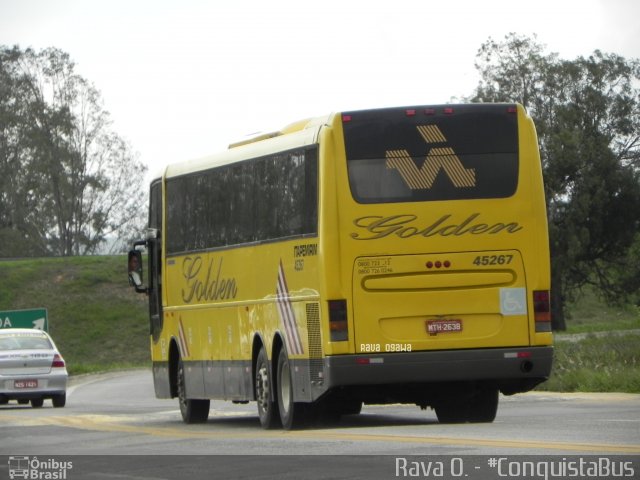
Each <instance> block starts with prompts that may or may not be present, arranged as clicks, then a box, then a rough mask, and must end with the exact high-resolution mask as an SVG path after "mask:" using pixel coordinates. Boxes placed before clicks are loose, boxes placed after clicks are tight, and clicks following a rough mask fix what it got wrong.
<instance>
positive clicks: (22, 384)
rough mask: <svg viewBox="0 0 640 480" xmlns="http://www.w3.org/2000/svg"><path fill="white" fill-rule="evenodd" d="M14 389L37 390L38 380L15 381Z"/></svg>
mask: <svg viewBox="0 0 640 480" xmlns="http://www.w3.org/2000/svg"><path fill="white" fill-rule="evenodd" d="M13 387H14V388H38V380H15V381H14V382H13Z"/></svg>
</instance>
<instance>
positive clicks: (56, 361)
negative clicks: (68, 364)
mask: <svg viewBox="0 0 640 480" xmlns="http://www.w3.org/2000/svg"><path fill="white" fill-rule="evenodd" d="M64 366H65V365H64V358H62V356H61V355H59V354H57V353H56V354H55V355H54V357H53V363H52V364H51V368H64Z"/></svg>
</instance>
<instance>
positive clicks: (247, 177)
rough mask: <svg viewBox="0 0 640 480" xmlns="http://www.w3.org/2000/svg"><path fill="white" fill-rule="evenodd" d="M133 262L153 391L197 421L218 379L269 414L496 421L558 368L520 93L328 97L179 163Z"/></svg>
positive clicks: (295, 423) (534, 164)
mask: <svg viewBox="0 0 640 480" xmlns="http://www.w3.org/2000/svg"><path fill="white" fill-rule="evenodd" d="M143 246H144V247H146V250H147V252H148V262H149V266H148V272H147V276H148V277H149V278H148V285H146V286H145V285H144V284H143V282H142V269H141V267H140V266H141V258H142V257H141V251H140V250H141V248H142V247H143ZM129 269H130V281H131V283H132V284H134V286H135V287H136V290H138V291H141V292H146V293H147V294H148V296H149V304H150V305H149V309H150V323H151V327H150V330H151V331H150V337H151V357H152V363H153V378H154V384H155V393H156V396H157V397H159V398H173V397H177V398H178V400H179V405H180V410H181V413H182V417H183V420H184V421H185V422H188V423H191V422H204V421H206V420H207V418H208V415H209V408H210V400H211V399H224V400H231V401H234V402H242V403H244V402H249V401H256V402H257V410H258V416H259V418H260V422H261V424H262V426H263V427H264V428H273V427H278V426H280V425H282V426H283V427H284V428H285V429H290V428H293V427H299V426H302V425H305V424H307V423H308V422H309V421H310V419H317V418H318V417H320V418H321V417H325V416H331V417H337V416H340V415H344V414H357V413H359V412H360V409H361V407H362V405H363V404H388V403H408V404H415V405H417V406H419V407H421V408H422V409H426V408H427V407H431V408H433V409H434V410H435V413H436V415H437V417H438V419H439V420H440V421H441V422H491V421H493V420H494V418H495V415H496V411H497V407H498V398H499V397H498V395H499V392H502V393H503V394H505V395H511V394H514V393H518V392H524V391H528V390H530V389H532V388H533V387H535V386H536V385H537V384H539V383H540V382H543V381H544V380H545V379H547V378H548V376H549V374H550V371H551V364H552V356H553V347H552V333H551V323H550V308H549V288H550V273H549V246H548V234H547V219H546V208H545V200H544V193H543V181H542V173H541V165H540V158H539V153H538V147H537V137H536V132H535V128H534V125H533V123H532V121H531V118H530V117H528V116H527V114H526V112H525V110H524V109H523V107H522V106H520V105H517V104H468V105H440V106H415V107H409V108H406V107H403V108H384V109H372V110H363V111H352V112H343V113H335V114H331V115H328V116H326V117H321V118H314V119H311V120H305V121H301V122H298V123H295V124H293V125H290V126H288V127H286V128H284V129H283V130H282V131H278V132H274V133H272V134H268V135H262V136H260V137H257V138H254V139H251V140H248V141H245V142H240V143H237V144H233V145H231V146H230V147H229V149H228V150H227V151H225V152H224V153H220V154H218V155H214V156H210V157H207V158H203V159H199V160H194V161H188V162H185V163H177V164H175V165H170V166H168V167H167V168H166V170H165V171H164V173H163V174H162V176H161V177H160V178H157V179H155V180H153V181H152V183H151V192H150V211H149V230H148V234H147V238H146V239H145V240H142V241H140V242H136V245H135V248H134V249H133V250H132V251H131V252H130V253H129Z"/></svg>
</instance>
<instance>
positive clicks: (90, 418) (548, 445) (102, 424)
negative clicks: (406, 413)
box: [0, 413, 640, 454]
mask: <svg viewBox="0 0 640 480" xmlns="http://www.w3.org/2000/svg"><path fill="white" fill-rule="evenodd" d="M238 415H239V416H243V415H244V414H243V413H238ZM0 421H2V423H3V424H4V425H11V424H13V425H22V426H34V427H35V426H59V427H68V428H77V429H81V430H93V431H99V432H122V433H137V434H142V435H151V436H157V437H173V438H202V439H206V438H211V439H214V438H234V439H256V438H279V439H286V438H297V439H301V440H302V439H304V440H335V441H345V440H348V441H355V442H387V443H388V442H395V443H413V444H427V445H455V446H477V447H495V448H519V449H536V450H564V451H575V452H593V453H626V454H640V445H634V444H627V445H614V444H607V443H571V442H549V441H541V440H510V439H496V440H492V439H484V438H472V437H470V438H468V437H459V438H457V437H438V436H425V437H423V436H414V435H384V434H370V433H348V432H335V431H333V432H327V431H322V430H313V431H289V432H287V431H273V432H271V431H265V430H261V429H258V428H256V429H255V430H252V431H250V432H240V433H238V432H230V431H229V430H226V429H225V430H224V431H221V430H210V427H211V426H208V425H207V424H204V425H201V426H186V425H185V426H181V427H180V428H177V427H155V426H146V425H139V424H133V423H132V422H134V421H136V418H135V417H131V416H111V415H74V416H47V417H32V418H23V417H15V416H13V415H2V414H0ZM256 424H257V421H256Z"/></svg>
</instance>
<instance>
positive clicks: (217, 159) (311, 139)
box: [165, 114, 335, 178]
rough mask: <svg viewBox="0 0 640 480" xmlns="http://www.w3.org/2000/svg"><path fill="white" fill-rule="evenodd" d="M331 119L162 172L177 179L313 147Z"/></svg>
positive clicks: (296, 126)
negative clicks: (248, 160) (215, 168)
mask: <svg viewBox="0 0 640 480" xmlns="http://www.w3.org/2000/svg"><path fill="white" fill-rule="evenodd" d="M334 115H335V114H330V115H326V116H324V117H316V118H312V119H306V120H301V121H299V122H295V123H292V124H290V125H287V126H286V127H284V128H283V129H281V130H279V131H277V132H272V133H267V134H262V135H258V136H256V137H253V138H250V139H248V140H245V141H240V142H236V143H232V144H231V145H229V149H228V150H225V151H223V152H220V153H216V154H213V155H208V156H206V157H202V158H197V159H193V160H187V161H185V162H181V163H176V164H172V165H169V166H168V167H167V168H166V170H165V177H166V178H172V177H179V176H182V175H188V174H190V173H194V172H199V171H203V170H208V169H210V168H214V167H219V166H222V165H228V164H231V163H235V162H240V161H243V160H246V159H249V158H257V157H261V156H264V155H269V154H272V153H276V152H281V151H285V150H290V149H294V148H299V147H301V146H307V145H312V144H314V143H316V142H317V139H318V133H319V131H320V128H321V127H322V126H323V125H328V124H329V123H330V122H331V121H332V118H333V117H334Z"/></svg>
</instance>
